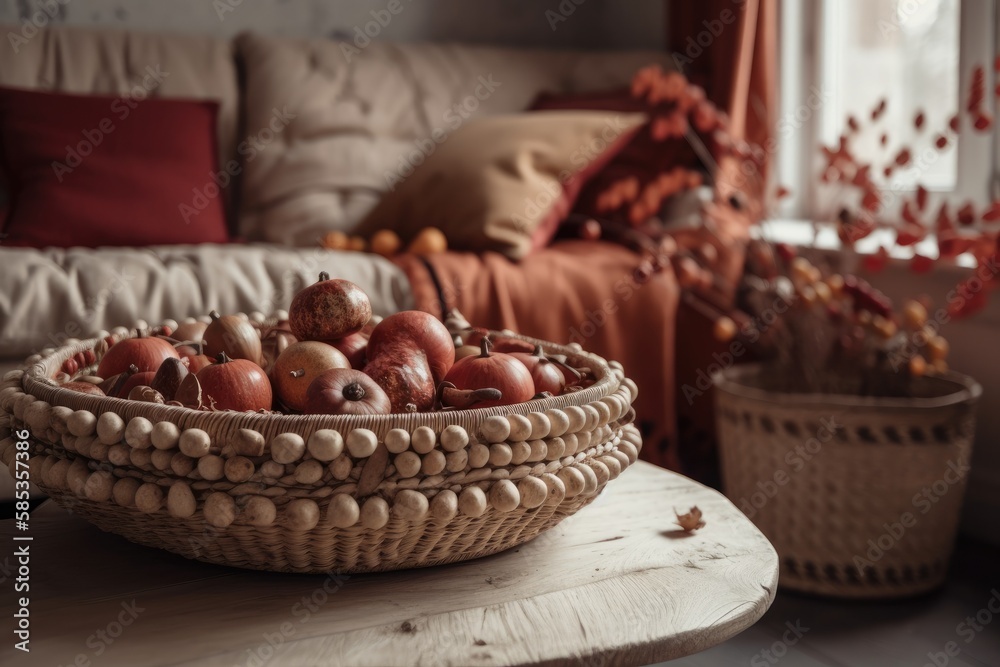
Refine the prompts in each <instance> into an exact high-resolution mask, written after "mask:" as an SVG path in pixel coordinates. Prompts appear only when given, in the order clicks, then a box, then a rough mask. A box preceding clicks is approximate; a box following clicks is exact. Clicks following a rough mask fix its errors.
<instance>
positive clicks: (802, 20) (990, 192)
mask: <svg viewBox="0 0 1000 667" xmlns="http://www.w3.org/2000/svg"><path fill="white" fill-rule="evenodd" d="M837 1H839V0H781V12H780V26H779V39H780V49H779V80H780V85H779V86H778V90H779V108H780V116H779V117H780V120H779V123H778V127H777V128H776V134H777V136H778V140H779V141H778V151H777V154H776V156H775V157H776V162H777V164H776V167H775V169H774V173H775V175H776V183H777V184H781V185H783V186H785V187H787V188H788V189H789V190H790V195H789V196H788V197H787V198H785V199H784V200H782V201H780V202H777V203H776V206H775V209H776V210H775V213H776V215H777V217H778V218H784V219H795V220H807V221H811V222H831V221H830V220H827V219H826V218H828V213H825V212H824V211H821V210H820V209H819V203H818V202H819V196H818V189H817V188H818V184H819V179H818V169H819V164H820V162H819V158H818V151H819V146H820V138H821V137H822V127H821V123H822V122H823V115H822V105H819V107H814V106H813V105H812V104H811V103H810V102H809V100H811V99H813V98H815V97H817V95H819V96H822V95H824V94H829V92H828V91H829V87H828V85H827V82H826V81H825V79H824V56H825V54H827V53H828V51H829V46H828V40H829V35H828V34H826V31H824V30H823V23H824V22H823V19H824V16H825V15H826V13H827V11H828V7H829V6H830V3H832V2H837ZM959 21H960V25H959V49H960V51H959V84H958V85H959V88H958V104H959V107H960V108H961V106H962V105H963V103H964V97H965V95H966V94H967V91H968V90H969V84H970V79H971V77H972V70H973V67H974V66H975V65H976V64H982V65H983V66H984V67H985V69H986V73H987V77H986V79H987V85H986V88H987V94H986V96H985V100H984V104H985V106H986V109H987V110H988V111H989V113H990V114H992V115H993V116H994V119H995V121H996V122H995V125H994V127H993V131H992V132H990V133H982V132H974V131H972V130H971V128H970V127H969V123H968V122H963V123H962V125H961V126H960V132H959V134H958V141H957V146H956V148H955V150H956V151H957V160H956V169H957V173H956V179H955V187H954V188H953V189H937V190H935V192H936V193H939V194H943V195H945V196H946V197H947V199H948V200H949V201H950V202H952V205H953V207H957V206H961V205H962V204H964V203H965V202H966V201H972V202H973V203H975V204H977V205H978V206H983V205H985V204H986V203H987V202H989V201H991V200H992V199H993V197H995V196H1000V178H998V176H997V163H998V160H997V155H998V153H1000V132H998V130H997V127H998V126H1000V119H998V118H997V116H996V111H997V109H996V107H997V105H996V101H997V97H996V96H995V95H994V94H993V87H994V85H995V84H996V73H995V72H994V68H993V63H994V58H995V57H996V55H997V48H996V35H997V34H998V33H1000V12H998V11H997V7H996V5H995V3H994V2H993V0H961V5H960V19H959ZM821 99H822V98H821ZM963 120H965V119H964V118H963ZM890 189H891V191H892V193H893V195H894V196H893V197H892V200H894V201H897V202H898V201H900V200H902V199H903V198H904V197H907V196H910V195H912V194H913V189H912V188H886V191H888V190H890Z"/></svg>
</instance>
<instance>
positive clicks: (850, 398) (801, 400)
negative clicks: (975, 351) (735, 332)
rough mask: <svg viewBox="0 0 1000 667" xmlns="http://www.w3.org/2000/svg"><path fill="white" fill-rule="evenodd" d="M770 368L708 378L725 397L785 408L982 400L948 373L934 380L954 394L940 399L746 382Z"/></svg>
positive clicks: (974, 388) (969, 381)
mask: <svg viewBox="0 0 1000 667" xmlns="http://www.w3.org/2000/svg"><path fill="white" fill-rule="evenodd" d="M770 368H771V366H770V364H767V363H763V362H750V363H745V364H739V365H737V366H731V367H729V368H726V369H723V370H721V371H717V372H716V373H713V374H712V384H713V386H715V387H716V388H717V389H718V390H720V391H723V392H725V393H727V394H731V395H734V396H738V397H741V398H745V399H750V400H754V401H761V402H765V403H777V404H781V405H782V406H786V407H802V408H808V407H816V406H821V405H829V404H831V403H836V404H837V405H840V406H844V407H848V408H851V407H853V408H874V409H880V410H883V409H884V410H914V409H936V408H945V407H950V406H955V405H962V404H968V403H975V402H976V401H978V400H979V398H980V396H982V393H983V388H982V385H980V384H979V382H977V381H976V380H975V379H974V378H972V377H971V376H968V375H965V374H963V373H957V372H955V371H948V372H946V373H942V374H940V375H937V376H936V377H937V378H938V379H940V380H942V381H944V382H947V383H950V384H952V385H954V391H951V392H949V393H947V394H944V395H942V396H934V397H918V396H913V397H909V396H861V395H858V394H833V393H823V392H817V393H806V392H784V391H773V390H770V389H761V388H759V387H755V386H752V385H751V384H749V383H748V382H747V381H748V380H750V379H752V378H756V377H758V376H760V375H761V374H763V373H765V372H767V371H768V370H769V369H770Z"/></svg>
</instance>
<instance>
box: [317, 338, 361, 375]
mask: <svg viewBox="0 0 1000 667" xmlns="http://www.w3.org/2000/svg"><path fill="white" fill-rule="evenodd" d="M327 342H329V344H330V345H333V346H334V347H335V348H337V349H338V350H340V351H341V352H342V353H343V354H344V356H345V357H347V360H348V361H349V362H351V368H354V369H357V370H361V369H362V368H364V367H365V362H366V361H367V353H368V336H366V335H365V334H364V333H362V332H360V331H359V332H358V333H352V334H350V335H349V336H344V337H343V338H338V339H337V340H331V341H327Z"/></svg>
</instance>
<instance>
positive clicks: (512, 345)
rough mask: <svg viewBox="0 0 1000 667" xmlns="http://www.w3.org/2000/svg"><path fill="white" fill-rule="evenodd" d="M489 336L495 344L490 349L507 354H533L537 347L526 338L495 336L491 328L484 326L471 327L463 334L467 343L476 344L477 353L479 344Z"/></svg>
mask: <svg viewBox="0 0 1000 667" xmlns="http://www.w3.org/2000/svg"><path fill="white" fill-rule="evenodd" d="M487 336H489V337H490V342H491V343H492V345H493V347H491V348H490V349H491V350H493V351H494V352H503V353H505V354H510V353H511V352H525V353H527V354H531V353H532V352H533V351H534V349H535V346H534V345H533V344H531V343H529V342H528V341H526V340H519V339H517V338H504V337H502V336H500V337H497V336H493V335H491V334H490V330H489V329H484V328H482V327H470V328H469V329H468V330H466V331H465V332H463V334H462V338H463V340H464V341H465V344H466V345H473V346H475V348H476V353H477V354H478V353H479V344H480V343H481V342H482V340H483V338H486V337H487Z"/></svg>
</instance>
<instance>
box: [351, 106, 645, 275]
mask: <svg viewBox="0 0 1000 667" xmlns="http://www.w3.org/2000/svg"><path fill="white" fill-rule="evenodd" d="M645 120H646V116H645V114H622V113H614V112H610V113H609V112H599V111H538V112H535V113H524V114H515V115H501V116H491V117H489V118H479V119H475V120H471V121H469V122H467V123H465V124H464V125H463V126H462V127H460V128H459V129H458V130H456V131H455V132H454V133H453V134H451V136H449V137H448V139H447V141H444V142H443V143H441V145H440V146H438V147H437V149H436V150H435V151H434V153H432V154H431V156H430V157H429V158H427V160H426V161H425V162H423V164H421V165H420V166H418V167H417V168H416V169H415V170H414V171H413V173H412V174H411V175H409V176H407V177H406V178H405V179H404V180H402V181H401V182H400V183H399V185H398V186H397V187H395V188H394V189H393V190H392V191H391V192H389V193H388V194H386V195H385V197H383V198H382V201H381V202H379V204H378V205H377V206H376V207H375V209H374V210H373V211H372V212H371V213H370V214H369V215H368V217H366V218H365V220H364V221H363V222H362V223H361V225H360V227H359V228H358V230H357V233H358V234H360V235H361V236H364V237H366V238H368V237H371V235H372V234H373V233H375V232H376V231H378V230H379V229H394V230H396V231H397V232H398V233H399V235H400V236H402V237H403V240H404V241H409V240H412V239H413V237H414V236H416V235H417V233H418V232H419V231H420V230H421V229H423V228H424V227H427V226H434V227H438V228H439V229H441V230H442V231H443V232H444V233H445V236H447V238H448V245H449V247H451V248H454V249H456V250H471V251H477V252H478V251H485V250H495V251H497V252H502V253H504V254H505V255H507V256H508V257H510V258H511V259H523V258H524V257H525V256H526V255H527V254H528V253H529V252H531V251H532V250H533V249H537V248H539V247H543V246H545V245H547V244H548V242H549V241H550V240H551V238H552V236H553V235H554V234H555V230H556V226H557V225H558V224H559V221H560V220H562V219H563V218H565V217H566V215H567V214H568V213H569V210H570V208H572V205H573V201H574V200H575V199H576V195H577V194H578V192H579V189H580V187H581V186H582V185H583V182H584V180H585V178H586V176H585V175H586V174H588V173H589V172H590V170H591V167H592V166H593V167H597V166H599V165H602V164H604V163H605V162H606V161H607V160H608V159H610V158H611V157H612V156H613V155H614V154H616V153H617V152H618V149H619V148H620V146H621V145H622V143H623V142H624V141H628V140H629V139H631V137H632V135H633V133H634V131H635V130H636V128H637V127H638V126H639V125H640V124H642V123H643V122H645Z"/></svg>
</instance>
